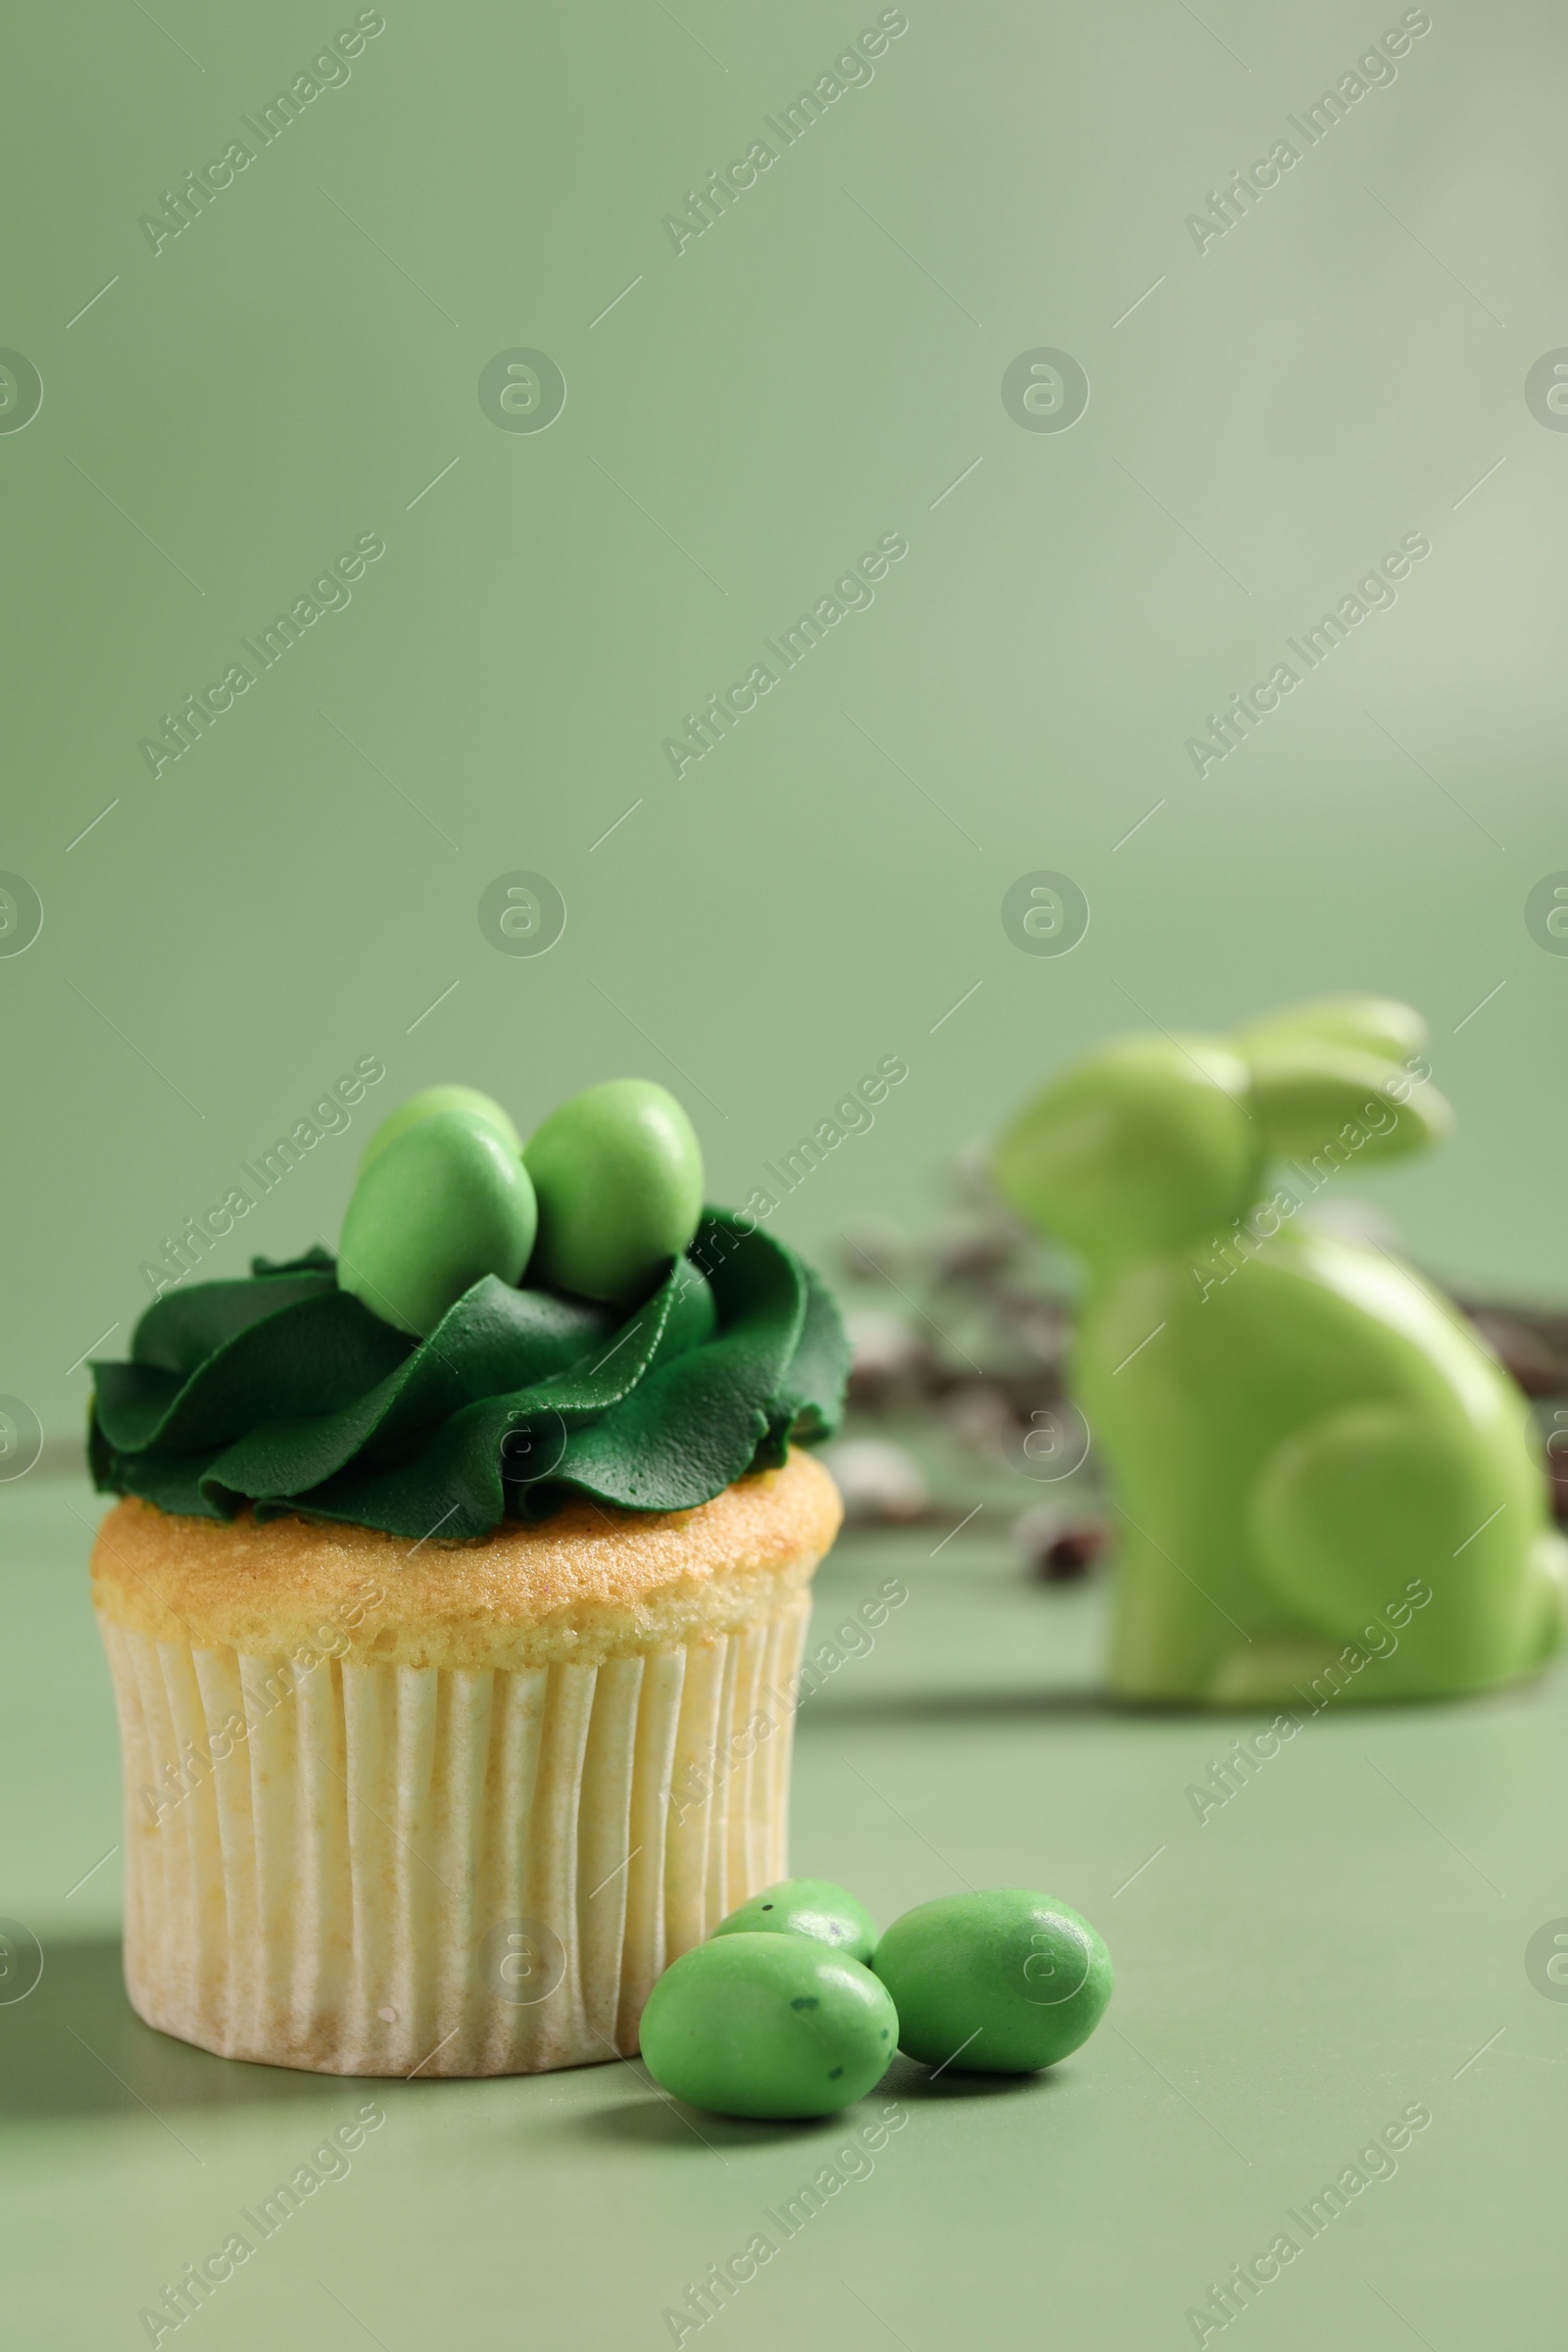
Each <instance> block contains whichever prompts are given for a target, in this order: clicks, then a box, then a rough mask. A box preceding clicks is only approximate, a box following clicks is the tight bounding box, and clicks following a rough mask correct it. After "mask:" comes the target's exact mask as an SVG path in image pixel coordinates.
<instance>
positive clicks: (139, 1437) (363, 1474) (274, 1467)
mask: <svg viewBox="0 0 1568 2352" xmlns="http://www.w3.org/2000/svg"><path fill="white" fill-rule="evenodd" d="M848 1365H849V1349H848V1346H847V1343H846V1341H845V1337H844V1330H843V1326H842V1324H841V1323H840V1320H839V1316H838V1310H837V1308H836V1307H835V1306H834V1304H833V1301H832V1299H831V1298H830V1297H829V1295H828V1293H827V1291H826V1289H825V1288H824V1287H823V1285H822V1283H821V1282H820V1281H819V1280H818V1278H817V1277H816V1275H814V1274H813V1273H812V1272H811V1270H810V1268H809V1267H808V1266H807V1265H805V1264H804V1263H803V1262H802V1260H801V1259H800V1258H798V1257H797V1256H796V1254H795V1252H794V1251H793V1250H790V1249H788V1248H786V1247H785V1245H784V1244H783V1243H782V1242H778V1241H775V1240H773V1239H772V1237H771V1236H770V1235H767V1234H765V1233H763V1232H762V1231H760V1228H756V1227H752V1226H750V1225H748V1224H747V1223H746V1222H744V1221H743V1220H741V1219H739V1218H737V1217H734V1216H732V1215H730V1214H728V1213H727V1212H726V1211H724V1210H722V1209H710V1210H709V1211H708V1212H707V1213H706V1214H705V1215H704V1217H703V1220H702V1222H701V1224H700V1225H699V1227H698V1230H697V1235H696V1238H695V1240H694V1241H693V1242H692V1245H691V1248H690V1250H688V1251H687V1253H686V1254H685V1256H684V1257H682V1258H680V1259H678V1260H677V1261H676V1262H675V1264H674V1265H673V1266H672V1268H671V1269H670V1272H669V1273H668V1275H667V1276H666V1278H665V1279H664V1280H663V1281H662V1283H661V1284H660V1286H659V1288H658V1289H657V1290H656V1291H655V1292H654V1293H653V1295H652V1296H651V1297H650V1298H648V1299H645V1300H644V1301H643V1303H642V1305H641V1306H639V1307H638V1308H637V1309H636V1310H635V1312H633V1313H631V1314H629V1315H628V1314H626V1313H625V1312H624V1310H622V1309H617V1308H614V1307H606V1306H598V1305H594V1304H592V1303H591V1302H589V1301H588V1300H585V1299H572V1298H568V1297H566V1296H564V1294H559V1293H555V1292H551V1291H541V1290H526V1289H513V1288H512V1287H510V1286H509V1285H508V1284H506V1283H504V1282H502V1281H500V1280H499V1279H498V1278H497V1277H496V1276H495V1275H486V1276H485V1277H484V1278H483V1280H482V1281H479V1282H476V1283H475V1284H474V1285H473V1287H472V1288H471V1289H470V1290H468V1291H466V1292H465V1294H464V1296H463V1297H462V1298H461V1299H459V1300H458V1301H457V1303H456V1304H455V1305H454V1306H452V1307H450V1308H449V1309H448V1311H447V1313H446V1314H445V1315H444V1316H443V1317H442V1319H441V1321H440V1322H439V1323H438V1324H437V1325H436V1327H435V1329H434V1330H433V1331H432V1332H431V1334H430V1336H429V1337H428V1339H424V1340H417V1339H415V1338H413V1337H412V1336H410V1335H409V1334H407V1333H405V1332H402V1331H398V1330H395V1329H394V1328H393V1327H392V1326H391V1325H390V1324H388V1323H384V1322H382V1321H381V1320H380V1319H379V1318H378V1317H377V1316H375V1315H373V1314H371V1313H370V1312H369V1311H368V1308H366V1307H365V1306H363V1305H362V1304H361V1303H360V1301H359V1299H356V1298H353V1297H351V1296H350V1294H349V1293H348V1292H346V1291H343V1290H340V1289H339V1288H338V1282H337V1271H336V1267H335V1264H334V1261H333V1260H332V1259H331V1258H330V1257H329V1256H328V1255H327V1254H326V1252H325V1251H324V1250H311V1251H310V1252H309V1254H308V1255H307V1256H305V1257H301V1258H296V1259H294V1260H292V1261H290V1262H289V1263H287V1264H280V1265H270V1264H269V1263H268V1261H267V1260H266V1259H265V1258H256V1259H254V1260H253V1261H252V1272H251V1278H250V1280H249V1281H243V1282H205V1283H196V1284H193V1285H192V1286H191V1287H190V1288H189V1289H180V1290H174V1291H170V1292H168V1293H167V1294H166V1295H165V1296H164V1297H163V1298H161V1299H158V1300H157V1301H156V1303H155V1304H154V1305H152V1306H150V1307H149V1308H148V1310H147V1312H146V1313H145V1314H144V1315H143V1316H142V1318H141V1321H140V1322H139V1323H138V1325H137V1326H136V1335H135V1339H134V1341H133V1342H132V1347H131V1360H130V1362H129V1363H104V1364H95V1365H94V1366H93V1377H94V1397H93V1411H92V1424H91V1433H90V1456H91V1463H92V1472H93V1478H94V1481H95V1483H96V1485H97V1486H98V1488H99V1490H100V1491H101V1492H103V1493H107V1494H118V1495H141V1496H142V1497H143V1498H144V1499H145V1500H146V1501H148V1502H154V1503H157V1504H158V1505H159V1507H160V1508H161V1509H163V1510H166V1511H182V1512H189V1513H191V1514H193V1515H195V1516H197V1517H200V1518H206V1519H232V1518H234V1517H235V1516H236V1515H237V1514H238V1513H239V1512H240V1511H242V1510H244V1509H245V1508H246V1507H247V1506H253V1507H254V1510H255V1514H256V1516H257V1518H258V1519H272V1518H278V1517H280V1516H282V1515H283V1514H284V1513H286V1512H290V1511H293V1512H299V1513H301V1514H302V1515H304V1516H305V1517H307V1518H311V1519H326V1520H338V1521H343V1522H345V1523H349V1524H353V1525H357V1526H361V1527H374V1528H381V1529H384V1530H385V1531H386V1532H387V1533H388V1534H389V1535H396V1536H411V1537H414V1538H416V1539H419V1538H423V1537H426V1536H433V1537H435V1538H437V1539H438V1540H439V1541H440V1542H443V1543H445V1542H448V1541H450V1540H451V1539H452V1538H454V1537H463V1536H483V1535H487V1534H488V1533H489V1531H490V1530H491V1529H492V1528H494V1527H496V1526H497V1525H499V1523H500V1522H501V1521H502V1520H503V1519H504V1518H507V1517H509V1516H510V1517H513V1518H521V1519H542V1518H546V1517H548V1516H549V1515H550V1513H551V1512H553V1511H556V1510H559V1509H560V1508H561V1506H562V1505H563V1504H564V1503H565V1502H567V1501H569V1500H570V1499H571V1497H572V1496H573V1495H587V1496H589V1497H590V1498H591V1499H592V1500H593V1501H595V1502H600V1503H605V1504H609V1505H611V1506H613V1507H615V1508H618V1509H621V1510H641V1511H679V1510H690V1509H693V1508H695V1507H696V1505H697V1504H699V1503H704V1502H709V1501H711V1499H712V1497H713V1496H714V1495H719V1494H722V1493H723V1491H724V1489H725V1488H726V1487H727V1486H729V1485H730V1484H731V1482H732V1481H733V1480H735V1479H737V1478H741V1477H744V1476H745V1475H746V1473H747V1472H748V1471H752V1470H764V1469H774V1468H777V1467H778V1466H779V1464H781V1463H782V1462H783V1460H784V1457H785V1454H786V1451H787V1449H788V1447H789V1445H790V1442H791V1440H792V1439H793V1440H795V1441H797V1442H801V1443H806V1444H809V1443H811V1442H813V1441H814V1440H816V1439H819V1438H824V1437H829V1436H831V1435H832V1433H833V1431H834V1430H835V1429H836V1428H837V1426H838V1421H839V1416H840V1412H841V1409H842V1402H843V1394H844V1381H845V1376H846V1373H847V1370H848Z"/></svg>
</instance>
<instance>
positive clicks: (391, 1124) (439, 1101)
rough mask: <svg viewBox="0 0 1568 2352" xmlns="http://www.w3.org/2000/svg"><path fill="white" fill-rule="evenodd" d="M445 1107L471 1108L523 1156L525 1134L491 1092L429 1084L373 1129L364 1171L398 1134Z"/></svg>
mask: <svg viewBox="0 0 1568 2352" xmlns="http://www.w3.org/2000/svg"><path fill="white" fill-rule="evenodd" d="M443 1110H466V1111H470V1112H471V1113H472V1115H473V1116H474V1118H476V1119H483V1120H484V1122H485V1124H486V1126H488V1127H492V1128H494V1130H495V1132H496V1134H497V1135H499V1136H500V1138H501V1141H502V1142H503V1143H504V1144H505V1145H506V1147H507V1150H508V1151H509V1152H515V1154H516V1155H517V1157H518V1158H520V1157H521V1156H522V1138H521V1136H520V1135H519V1134H518V1133H517V1130H516V1129H515V1127H514V1125H513V1124H512V1121H511V1120H510V1119H509V1118H508V1116H507V1114H506V1112H505V1111H504V1110H503V1109H502V1107H501V1105H500V1103H497V1102H494V1101H493V1100H492V1099H491V1097H490V1096H489V1095H481V1094H480V1092H479V1089H478V1088H477V1087H476V1086H427V1087H425V1088H423V1089H422V1091H421V1092H420V1093H418V1094H417V1095H411V1096H410V1097H409V1099H408V1101H407V1102H406V1103H399V1104H398V1107H397V1109H396V1110H392V1111H388V1113H387V1115H386V1117H385V1118H384V1119H383V1120H382V1121H381V1124H380V1126H379V1127H377V1128H375V1129H374V1130H373V1131H372V1133H371V1136H370V1140H369V1142H368V1144H367V1145H366V1147H365V1150H364V1152H363V1153H362V1154H361V1158H360V1169H361V1173H362V1174H363V1172H364V1171H365V1169H367V1168H368V1166H369V1164H370V1162H371V1160H372V1159H375V1158H377V1157H378V1156H379V1154H380V1153H381V1152H384V1151H385V1150H386V1147H387V1145H388V1144H390V1143H391V1142H393V1141H394V1139H395V1138H396V1137H398V1136H400V1135H405V1134H407V1132H408V1130H409V1129H410V1128H411V1127H417V1126H418V1124H419V1122H420V1120H421V1119H433V1118H434V1117H435V1116H436V1115H437V1113H438V1112H440V1111H443Z"/></svg>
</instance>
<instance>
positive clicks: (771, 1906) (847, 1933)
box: [713, 1879, 876, 1962]
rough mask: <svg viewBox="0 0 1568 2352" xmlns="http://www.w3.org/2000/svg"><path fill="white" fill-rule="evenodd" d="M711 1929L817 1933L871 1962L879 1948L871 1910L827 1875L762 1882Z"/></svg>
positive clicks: (727, 1932) (837, 1947)
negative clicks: (773, 1884)
mask: <svg viewBox="0 0 1568 2352" xmlns="http://www.w3.org/2000/svg"><path fill="white" fill-rule="evenodd" d="M713 1934H714V1935H715V1936H757V1935H762V1936H815V1938H816V1940H817V1942H818V1943H828V1944H831V1945H832V1946H833V1948H834V1950H835V1951H840V1952H848V1954H849V1956H850V1958H851V1959H852V1960H859V1961H863V1962H869V1960H870V1957H871V1954H872V1952H873V1951H874V1950H875V1948H876V1929H875V1928H874V1927H873V1925H872V1923H871V1914H870V1913H869V1911H867V1910H866V1909H865V1907H864V1905H863V1904H861V1903H858V1902H857V1901H856V1899H855V1897H854V1895H853V1894H846V1893H845V1891H844V1888H843V1887H835V1886H834V1885H833V1883H832V1881H831V1880H829V1879H780V1881H779V1883H778V1885H777V1886H776V1887H763V1888H762V1891H761V1893H760V1894H754V1895H753V1897H752V1899H751V1901H750V1902H749V1903H742V1905H741V1907H740V1909H739V1910H738V1911H732V1912H731V1913H730V1915H729V1917H728V1919H721V1920H720V1921H719V1923H718V1926H717V1927H716V1928H715V1929H714V1930H713Z"/></svg>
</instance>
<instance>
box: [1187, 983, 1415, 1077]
mask: <svg viewBox="0 0 1568 2352" xmlns="http://www.w3.org/2000/svg"><path fill="white" fill-rule="evenodd" d="M1314 1041H1321V1042H1323V1043H1325V1044H1328V1045H1335V1046H1349V1047H1351V1048H1352V1049H1353V1050H1354V1051H1355V1052H1356V1053H1359V1054H1377V1055H1378V1056H1379V1057H1380V1058H1381V1059H1384V1060H1387V1061H1403V1060H1405V1059H1407V1058H1408V1057H1409V1056H1410V1055H1411V1054H1419V1053H1420V1052H1421V1051H1422V1049H1423V1047H1424V1046H1425V1045H1426V1042H1427V1025H1426V1023H1425V1021H1424V1020H1423V1019H1422V1018H1421V1015H1420V1014H1419V1013H1418V1012H1417V1011H1416V1010H1415V1008H1414V1006H1413V1005H1400V1004H1398V1003H1397V1001H1396V1000H1395V999H1394V998H1393V997H1314V998H1312V999H1311V1000H1310V1001H1309V1002H1308V1003H1307V1004H1304V1005H1283V1006H1282V1007H1281V1008H1280V1010H1279V1011H1278V1012H1266V1013H1264V1014H1263V1015H1262V1017H1261V1018H1260V1019H1259V1020H1255V1021H1250V1022H1249V1023H1248V1024H1247V1026H1246V1028H1245V1029H1240V1030H1238V1031H1237V1033H1236V1035H1235V1037H1234V1038H1233V1039H1232V1041H1231V1042H1232V1044H1233V1046H1234V1047H1235V1050H1236V1052H1237V1053H1238V1054H1242V1055H1243V1056H1244V1057H1247V1058H1250V1056H1251V1054H1252V1052H1253V1050H1254V1049H1262V1048H1265V1047H1274V1046H1291V1045H1306V1044H1310V1043H1312V1042H1314Z"/></svg>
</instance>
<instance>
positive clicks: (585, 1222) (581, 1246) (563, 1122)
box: [522, 1078, 703, 1305]
mask: <svg viewBox="0 0 1568 2352" xmlns="http://www.w3.org/2000/svg"><path fill="white" fill-rule="evenodd" d="M522 1158H523V1165H524V1166H525V1167H526V1168H527V1170H528V1173H529V1175H530V1176H531V1177H532V1179H533V1186H534V1191H535V1193H536V1195H537V1196H538V1201H539V1238H538V1241H537V1244H536V1245H535V1250H534V1256H533V1263H532V1266H531V1268H530V1280H531V1281H533V1282H535V1283H538V1284H540V1285H541V1286H542V1287H544V1288H546V1289H549V1290H559V1291H573V1292H575V1293H576V1294H577V1295H578V1297H579V1298H583V1299H605V1300H608V1301H611V1302H612V1303H613V1304H616V1305H632V1304H634V1303H635V1302H636V1301H637V1300H639V1299H644V1298H646V1297H647V1295H648V1293H649V1292H650V1291H651V1290H652V1289H653V1287H654V1284H655V1283H656V1282H657V1281H658V1280H659V1278H660V1275H661V1274H662V1272H663V1270H664V1268H665V1266H666V1265H667V1264H668V1262H669V1260H670V1259H671V1258H672V1257H678V1256H679V1255H680V1253H681V1252H682V1250H685V1248H686V1246H687V1244H688V1243H689V1242H690V1240H691V1238H692V1236H693V1234H694V1233H695V1232H696V1231H697V1220H698V1218H699V1216H700V1215H701V1214H702V1207H703V1154H702V1148H701V1146H700V1145H699V1143H698V1141H697V1137H696V1135H695V1133H694V1132H693V1129H692V1123H691V1121H690V1119H688V1117H687V1116H686V1113H685V1111H684V1110H682V1108H681V1106H680V1104H679V1103H677V1102H676V1100H675V1098H674V1096H673V1095H672V1094H670V1093H668V1092H667V1090H666V1089H665V1088H663V1087H662V1086H656V1085H654V1084H653V1082H652V1081H651V1080H650V1079H646V1078H614V1079H612V1080H610V1082H609V1083H608V1084H606V1085H604V1086H591V1087H589V1088H588V1089H587V1091H586V1092H585V1093H583V1094H580V1095H573V1096H572V1098H571V1100H570V1102H569V1103H563V1104H562V1105H561V1108H560V1109H559V1110H555V1111H552V1112H551V1114H550V1116H549V1118H548V1119H546V1120H545V1122H544V1124H543V1125H542V1126H541V1127H539V1128H538V1129H536V1130H535V1132H534V1134H533V1135H532V1136H531V1137H530V1138H529V1140H528V1143H527V1146H526V1148H525V1150H524V1152H523V1154H522Z"/></svg>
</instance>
